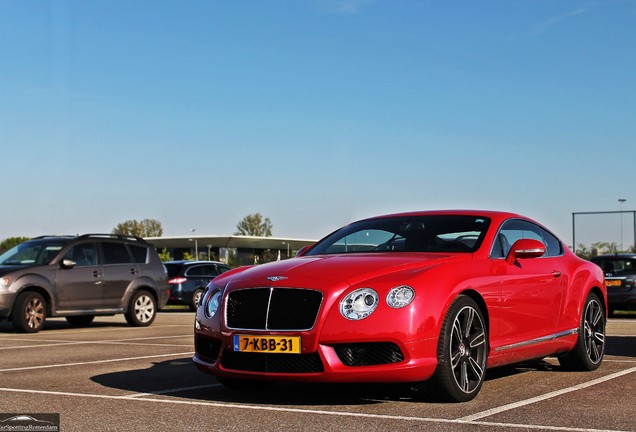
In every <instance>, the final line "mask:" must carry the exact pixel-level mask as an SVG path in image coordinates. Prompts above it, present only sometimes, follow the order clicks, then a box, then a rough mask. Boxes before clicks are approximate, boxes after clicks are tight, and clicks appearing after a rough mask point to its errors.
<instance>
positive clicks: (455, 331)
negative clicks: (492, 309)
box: [431, 295, 488, 402]
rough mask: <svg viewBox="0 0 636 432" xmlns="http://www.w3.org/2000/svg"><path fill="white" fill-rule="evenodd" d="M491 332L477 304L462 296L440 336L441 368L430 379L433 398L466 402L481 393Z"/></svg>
mask: <svg viewBox="0 0 636 432" xmlns="http://www.w3.org/2000/svg"><path fill="white" fill-rule="evenodd" d="M487 359H488V332H487V328H486V325H485V323H484V317H483V313H482V311H481V309H480V307H479V305H477V303H476V302H475V301H474V300H473V299H471V298H470V297H468V296H465V295H460V296H459V297H457V299H456V300H455V301H454V302H453V304H452V305H451V307H450V309H449V311H448V313H447V314H446V318H445V319H444V323H443V324H442V329H441V332H440V337H439V343H438V347H437V360H438V365H437V369H436V370H435V373H434V374H433V378H432V379H431V385H432V390H433V392H434V396H435V397H436V398H437V399H439V400H443V401H448V402H466V401H469V400H471V399H473V398H474V397H475V396H477V393H479V390H480V389H481V386H482V384H483V382H484V376H485V374H486V361H487Z"/></svg>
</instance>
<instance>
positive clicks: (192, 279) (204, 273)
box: [164, 261, 232, 311]
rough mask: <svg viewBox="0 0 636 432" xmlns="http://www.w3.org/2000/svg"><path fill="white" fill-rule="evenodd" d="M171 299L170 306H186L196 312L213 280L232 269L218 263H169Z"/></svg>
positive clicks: (167, 267) (167, 263) (166, 264)
mask: <svg viewBox="0 0 636 432" xmlns="http://www.w3.org/2000/svg"><path fill="white" fill-rule="evenodd" d="M164 265H165V266H166V269H167V270H168V284H169V285H170V299H169V300H168V304H173V305H186V306H188V307H189V308H190V310H191V311H195V310H196V309H197V306H198V305H199V300H200V299H201V295H202V294H203V292H204V291H205V287H206V286H207V285H208V284H209V283H210V281H211V280H212V279H214V278H215V277H217V276H218V275H220V274H221V273H225V272H226V271H228V270H231V269H232V268H231V267H230V266H228V265H227V264H224V263H222V262H217V261H169V262H166V263H164Z"/></svg>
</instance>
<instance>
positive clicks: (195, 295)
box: [188, 289, 203, 312]
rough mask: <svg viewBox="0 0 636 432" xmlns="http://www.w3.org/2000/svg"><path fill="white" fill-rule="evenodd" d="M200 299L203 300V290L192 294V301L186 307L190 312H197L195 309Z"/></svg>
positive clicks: (197, 290) (196, 290)
mask: <svg viewBox="0 0 636 432" xmlns="http://www.w3.org/2000/svg"><path fill="white" fill-rule="evenodd" d="M202 298H203V290H202V289H195V290H194V293H193V294H192V301H191V302H190V304H189V305H188V306H189V307H190V310H191V311H192V312H194V311H196V310H197V308H198V307H199V302H200V301H201V299H202Z"/></svg>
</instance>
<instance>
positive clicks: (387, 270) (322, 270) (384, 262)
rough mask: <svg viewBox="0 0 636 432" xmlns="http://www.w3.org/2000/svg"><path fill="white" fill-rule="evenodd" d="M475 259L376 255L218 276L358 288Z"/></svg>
mask: <svg viewBox="0 0 636 432" xmlns="http://www.w3.org/2000/svg"><path fill="white" fill-rule="evenodd" d="M470 259H472V254H428V253H399V254H397V253H388V254H384V253H373V254H346V255H344V254H342V255H320V256H309V257H298V258H292V259H288V260H284V261H276V262H272V263H268V264H263V265H260V266H254V267H250V268H247V269H245V270H243V271H240V272H238V273H233V274H229V275H227V276H219V279H220V280H218V281H215V282H222V283H225V282H227V281H231V287H232V288H237V287H247V286H276V285H278V286H288V287H289V286H295V287H303V286H324V285H325V284H326V285H340V284H343V283H345V284H348V285H356V284H359V283H361V282H364V281H366V280H370V279H374V278H378V277H382V276H387V275H390V274H394V273H397V272H402V271H411V272H419V271H424V270H426V269H428V268H431V267H433V266H437V265H440V264H443V263H447V262H456V261H463V260H470Z"/></svg>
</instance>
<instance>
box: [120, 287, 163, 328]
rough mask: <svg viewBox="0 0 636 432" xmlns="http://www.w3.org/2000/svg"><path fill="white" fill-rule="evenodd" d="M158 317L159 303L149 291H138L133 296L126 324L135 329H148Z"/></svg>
mask: <svg viewBox="0 0 636 432" xmlns="http://www.w3.org/2000/svg"><path fill="white" fill-rule="evenodd" d="M156 316H157V302H156V300H155V298H154V297H153V296H152V294H150V293H149V292H148V291H144V290H142V291H137V292H136V293H135V294H133V296H132V298H131V299H130V304H129V305H128V312H126V322H128V324H130V325H131V326H135V327H146V326H149V325H150V324H152V322H153V321H154V320H155V317H156Z"/></svg>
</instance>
